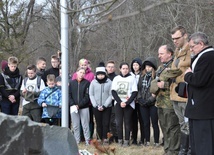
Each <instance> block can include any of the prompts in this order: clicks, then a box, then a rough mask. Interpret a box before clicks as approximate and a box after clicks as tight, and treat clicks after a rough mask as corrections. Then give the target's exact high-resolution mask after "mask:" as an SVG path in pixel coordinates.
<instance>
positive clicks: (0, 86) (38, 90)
mask: <svg viewBox="0 0 214 155" xmlns="http://www.w3.org/2000/svg"><path fill="white" fill-rule="evenodd" d="M153 60H155V59H153ZM149 62H150V61H147V63H146V64H145V63H144V64H142V61H141V60H140V59H139V58H136V59H134V60H133V61H132V63H131V67H129V64H128V63H122V64H121V65H120V74H119V75H116V74H115V71H116V69H115V62H114V61H108V62H107V65H106V67H105V64H104V62H101V63H100V64H99V65H98V67H96V71H95V74H94V73H93V72H92V70H91V68H90V66H89V61H88V60H86V59H80V61H79V67H78V69H77V71H76V72H75V73H74V74H73V76H72V78H71V79H70V82H69V106H70V107H71V106H75V107H76V109H77V111H75V112H72V113H70V116H69V117H71V122H72V131H73V132H74V137H75V139H76V141H77V143H80V142H81V140H82V139H84V141H85V143H86V145H88V144H89V142H90V139H91V138H92V136H93V132H94V119H95V122H96V138H97V139H98V140H99V141H100V142H103V143H106V144H107V143H110V142H118V143H119V144H120V145H121V146H129V144H130V138H132V139H133V142H132V144H138V142H137V131H138V126H137V125H138V121H137V120H140V126H141V128H140V130H141V138H140V142H139V144H142V145H143V144H144V141H145V140H146V142H147V145H148V144H149V142H150V117H151V118H152V124H153V127H154V131H155V143H157V144H158V143H159V130H158V129H156V127H158V124H157V114H156V113H157V112H156V111H157V110H155V108H156V107H155V106H154V104H151V105H147V106H145V105H141V103H139V100H138V99H137V98H139V96H140V98H141V99H142V98H144V99H147V98H148V96H146V97H145V95H144V97H142V95H143V94H144V93H145V91H148V87H149V85H150V82H151V79H149V80H148V81H147V82H146V78H145V76H147V74H153V73H154V71H155V69H156V68H157V66H156V65H157V62H152V63H154V64H152V63H149ZM1 65H2V74H0V91H1V94H2V101H1V111H2V112H3V113H6V114H10V115H18V110H19V104H20V96H21V97H22V98H23V99H22V107H23V110H22V115H24V116H28V117H29V118H30V119H31V120H33V121H35V122H44V123H48V124H50V125H60V118H61V104H62V98H61V94H62V93H61V80H62V79H61V69H60V61H59V58H58V57H57V55H53V56H51V65H52V67H51V68H50V69H47V70H45V69H46V59H45V58H43V57H40V58H38V59H37V62H36V65H33V64H30V65H28V66H27V69H26V72H25V77H24V78H23V79H22V76H21V75H20V73H19V69H18V59H17V58H16V57H10V58H9V59H8V61H2V64H1ZM148 66H150V70H148V69H147V68H148ZM129 68H130V69H131V72H130V71H129ZM142 69H144V70H142ZM151 70H152V71H153V72H151ZM142 71H143V74H142ZM141 74H142V75H141ZM154 76H155V75H153V76H150V77H151V78H154ZM139 79H140V81H141V82H140V83H139V82H138V80H139ZM142 81H143V82H142ZM137 83H138V85H137ZM145 83H146V84H147V85H145ZM138 89H139V90H140V91H139V92H138ZM151 109H153V110H151ZM143 111H144V112H143ZM142 112H143V113H145V114H144V115H145V116H143V115H142ZM153 115H154V116H153ZM144 117H145V118H144ZM123 122H124V126H125V130H124V131H125V137H124V138H123ZM143 122H145V123H143ZM143 129H144V130H145V132H144V130H143ZM108 132H111V133H112V134H113V136H112V137H111V138H110V139H108V138H109V137H107V133H108Z"/></svg>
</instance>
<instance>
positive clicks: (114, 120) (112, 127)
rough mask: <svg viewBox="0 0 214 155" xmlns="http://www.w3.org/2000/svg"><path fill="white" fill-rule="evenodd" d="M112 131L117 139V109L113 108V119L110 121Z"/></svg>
mask: <svg viewBox="0 0 214 155" xmlns="http://www.w3.org/2000/svg"><path fill="white" fill-rule="evenodd" d="M110 131H111V133H112V134H113V136H114V137H117V135H118V134H117V124H116V117H115V107H114V106H113V107H112V110H111V119H110Z"/></svg>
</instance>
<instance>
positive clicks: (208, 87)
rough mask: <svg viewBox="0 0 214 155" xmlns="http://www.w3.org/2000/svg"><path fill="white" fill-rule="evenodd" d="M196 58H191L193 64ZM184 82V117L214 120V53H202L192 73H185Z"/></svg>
mask: <svg viewBox="0 0 214 155" xmlns="http://www.w3.org/2000/svg"><path fill="white" fill-rule="evenodd" d="M208 48H211V47H208ZM208 48H206V49H208ZM206 49H204V50H206ZM204 50H203V51H204ZM199 54H200V53H199ZM197 57H198V55H196V56H195V57H194V58H193V62H194V60H195V59H196V58H197ZM184 80H185V81H186V82H187V83H188V88H187V89H188V102H187V106H186V111H185V116H186V117H188V118H191V119H214V94H213V92H214V51H211V52H207V53H204V54H203V55H202V56H201V57H200V58H199V59H198V61H197V63H196V65H195V68H194V72H193V73H191V72H190V73H187V74H186V75H185V77H184Z"/></svg>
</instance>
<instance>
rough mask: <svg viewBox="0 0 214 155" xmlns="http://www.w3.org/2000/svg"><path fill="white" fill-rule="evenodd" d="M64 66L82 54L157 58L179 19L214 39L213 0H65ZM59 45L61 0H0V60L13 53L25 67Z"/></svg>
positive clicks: (94, 61)
mask: <svg viewBox="0 0 214 155" xmlns="http://www.w3.org/2000/svg"><path fill="white" fill-rule="evenodd" d="M67 4H68V8H67V10H68V15H69V21H68V23H69V61H70V64H69V69H70V72H71V73H73V72H74V71H75V70H76V68H77V66H78V61H79V59H81V58H86V59H89V60H91V62H92V68H93V69H95V67H96V66H97V64H98V63H99V62H100V61H104V62H106V61H107V60H115V61H116V63H117V65H119V64H120V63H121V62H123V61H125V62H128V63H131V61H132V59H134V58H135V57H140V58H141V59H142V60H144V59H145V58H146V57H148V56H155V57H156V58H157V50H158V48H159V46H160V45H162V44H171V45H173V42H172V40H171V35H170V30H171V29H172V28H173V27H175V26H177V25H183V26H184V27H185V28H186V29H187V30H188V32H189V34H191V33H193V32H196V31H202V32H205V33H206V34H207V35H209V39H210V44H211V45H212V44H213V41H214V35H213V32H214V18H213V17H214V7H213V6H214V0H203V1H202V0H67ZM58 50H60V0H42V1H41V0H28V1H26V0H0V52H1V54H0V60H2V59H7V58H8V57H9V56H11V55H14V56H17V57H18V58H19V60H20V65H19V68H20V69H21V70H22V71H24V70H25V68H26V66H27V65H28V64H30V63H35V60H36V59H37V58H38V57H39V56H43V57H45V58H46V59H47V65H48V67H50V57H51V55H52V54H56V53H57V51H58Z"/></svg>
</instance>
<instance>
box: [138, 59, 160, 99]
mask: <svg viewBox="0 0 214 155" xmlns="http://www.w3.org/2000/svg"><path fill="white" fill-rule="evenodd" d="M148 62H149V64H150V65H151V66H152V67H153V68H154V70H156V69H157V60H156V59H155V58H154V57H148V58H147V59H146V60H145V61H144V62H143V65H142V68H143V69H145V66H146V63H148ZM144 76H145V75H143V76H142V75H141V76H140V78H139V82H138V95H137V98H141V97H143V98H144V97H145V98H144V99H148V98H149V97H150V96H151V93H150V91H149V88H148V90H147V91H146V92H144V89H143V87H142V81H143V78H144ZM151 78H152V77H151ZM152 80H153V78H152V79H151V81H152ZM151 81H150V84H151ZM149 87H150V86H149Z"/></svg>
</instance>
